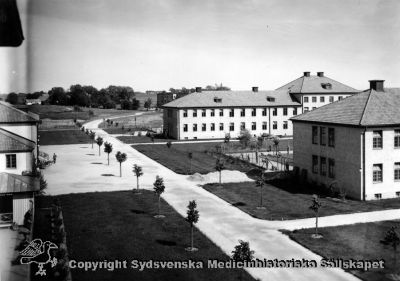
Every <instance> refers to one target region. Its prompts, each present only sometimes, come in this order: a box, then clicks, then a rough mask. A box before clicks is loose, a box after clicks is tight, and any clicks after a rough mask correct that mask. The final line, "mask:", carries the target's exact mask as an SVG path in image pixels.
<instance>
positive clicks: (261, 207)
mask: <svg viewBox="0 0 400 281" xmlns="http://www.w3.org/2000/svg"><path fill="white" fill-rule="evenodd" d="M264 183H265V182H264V177H263V175H261V176H260V178H258V179H257V181H256V185H257V186H258V187H259V188H260V206H258V207H257V209H265V207H264V206H263V186H264Z"/></svg>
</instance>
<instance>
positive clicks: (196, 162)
mask: <svg viewBox="0 0 400 281" xmlns="http://www.w3.org/2000/svg"><path fill="white" fill-rule="evenodd" d="M218 144H219V143H216V142H213V143H182V144H179V143H173V144H172V146H171V148H168V147H167V145H165V144H154V145H133V146H132V147H133V148H134V149H136V150H138V151H140V152H141V153H143V154H145V155H146V156H148V157H150V158H152V159H153V160H155V161H157V162H159V163H160V164H162V165H164V166H166V167H168V168H169V169H171V170H173V171H174V172H176V173H179V174H190V166H191V167H192V172H191V173H192V174H194V173H200V174H207V173H209V172H215V169H214V167H215V164H216V161H217V156H212V155H210V154H208V153H205V151H211V150H214V149H215V146H216V145H218ZM189 152H192V153H193V158H192V161H191V162H192V164H191V165H190V159H189V157H188V154H189ZM224 165H225V168H226V169H228V170H239V171H242V172H247V171H248V170H250V169H249V167H247V166H246V165H242V164H236V163H229V162H225V163H224Z"/></svg>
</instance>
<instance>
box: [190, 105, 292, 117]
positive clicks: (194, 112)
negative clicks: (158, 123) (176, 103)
mask: <svg viewBox="0 0 400 281" xmlns="http://www.w3.org/2000/svg"><path fill="white" fill-rule="evenodd" d="M198 111H200V114H201V117H207V109H201V110H200V109H199V110H197V109H193V110H192V117H197V116H198ZM209 111H210V115H209V116H210V117H214V116H221V117H223V116H224V109H209ZM228 111H229V112H228V116H229V117H235V109H234V108H231V109H228ZM250 115H251V116H253V117H254V116H257V109H256V108H252V109H251V112H250ZM261 115H262V116H267V108H263V109H262V111H261ZM282 115H284V116H287V115H288V108H287V107H284V108H282ZM293 115H297V108H293ZM188 116H189V113H188V110H187V109H184V110H183V117H188ZM240 116H241V117H245V116H246V109H245V108H242V109H240ZM272 116H278V108H276V107H274V108H272Z"/></svg>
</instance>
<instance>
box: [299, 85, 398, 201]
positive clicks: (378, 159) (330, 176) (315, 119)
mask: <svg viewBox="0 0 400 281" xmlns="http://www.w3.org/2000/svg"><path fill="white" fill-rule="evenodd" d="M399 104H400V91H391V90H385V89H384V88H383V81H380V80H372V81H371V86H370V90H367V91H364V92H361V93H360V94H357V95H354V96H352V97H349V98H348V99H346V100H343V101H341V102H338V103H334V104H330V105H326V106H324V107H323V108H319V109H316V110H315V111H312V112H308V113H305V114H303V115H299V116H297V117H294V118H293V119H292V121H293V130H294V134H293V150H294V159H293V160H294V166H295V167H297V169H298V172H299V176H300V177H302V178H303V179H306V180H307V181H309V182H313V183H318V184H322V185H324V186H325V187H330V186H331V187H335V188H339V189H342V190H344V191H345V193H346V194H347V196H349V197H352V198H355V199H359V200H374V199H381V198H394V197H400V112H399V110H398V108H399V107H398V106H399ZM383 108H385V112H382V109H383Z"/></svg>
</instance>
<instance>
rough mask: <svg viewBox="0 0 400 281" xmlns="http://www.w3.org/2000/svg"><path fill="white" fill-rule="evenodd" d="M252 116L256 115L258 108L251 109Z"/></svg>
mask: <svg viewBox="0 0 400 281" xmlns="http://www.w3.org/2000/svg"><path fill="white" fill-rule="evenodd" d="M251 116H256V109H255V108H253V109H252V110H251Z"/></svg>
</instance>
